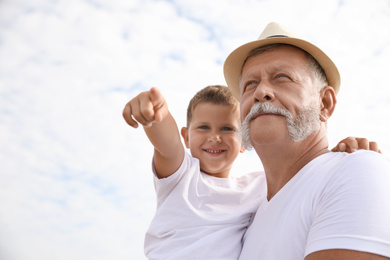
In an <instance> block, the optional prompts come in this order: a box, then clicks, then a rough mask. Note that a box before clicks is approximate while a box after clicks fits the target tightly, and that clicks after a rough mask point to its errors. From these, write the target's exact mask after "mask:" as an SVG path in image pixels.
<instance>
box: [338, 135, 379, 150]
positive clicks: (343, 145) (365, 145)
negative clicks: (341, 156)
mask: <svg viewBox="0 0 390 260" xmlns="http://www.w3.org/2000/svg"><path fill="white" fill-rule="evenodd" d="M357 150H371V151H374V152H377V153H382V151H381V150H380V149H379V146H378V144H377V143H376V142H372V141H371V142H370V141H368V139H367V138H358V137H351V136H350V137H347V138H345V139H343V140H341V141H340V142H339V143H338V144H337V145H336V146H335V147H334V148H333V149H332V152H347V153H353V152H355V151H357Z"/></svg>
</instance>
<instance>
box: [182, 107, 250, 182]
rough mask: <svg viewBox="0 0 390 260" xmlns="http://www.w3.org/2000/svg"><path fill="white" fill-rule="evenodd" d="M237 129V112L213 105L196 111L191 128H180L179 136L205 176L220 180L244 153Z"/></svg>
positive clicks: (238, 115)
mask: <svg viewBox="0 0 390 260" xmlns="http://www.w3.org/2000/svg"><path fill="white" fill-rule="evenodd" d="M239 126H240V113H239V111H238V109H233V108H232V107H231V106H227V105H217V104H212V103H200V104H198V105H197V106H196V107H195V109H194V111H193V114H192V120H191V122H190V126H189V128H188V129H187V128H186V127H183V129H182V136H183V138H184V141H185V144H186V147H187V148H189V149H190V151H191V154H192V156H193V157H195V158H197V159H199V161H200V169H201V170H202V171H203V172H204V173H207V174H208V175H211V176H214V177H220V178H226V177H228V176H229V173H230V169H231V167H232V165H233V162H234V160H235V159H236V158H237V156H238V154H239V153H240V152H244V149H243V148H241V140H240V137H239V136H238V135H237V131H238V129H239Z"/></svg>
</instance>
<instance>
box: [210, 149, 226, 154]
mask: <svg viewBox="0 0 390 260" xmlns="http://www.w3.org/2000/svg"><path fill="white" fill-rule="evenodd" d="M206 152H208V153H220V152H222V150H207V149H206Z"/></svg>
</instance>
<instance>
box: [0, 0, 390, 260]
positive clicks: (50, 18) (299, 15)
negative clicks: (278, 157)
mask: <svg viewBox="0 0 390 260" xmlns="http://www.w3.org/2000/svg"><path fill="white" fill-rule="evenodd" d="M271 21H277V22H280V23H282V24H284V25H285V26H286V27H288V28H290V29H292V30H294V31H296V32H297V33H298V34H299V35H301V36H303V37H304V38H306V39H308V40H310V41H312V42H313V43H315V44H317V45H318V46H319V47H320V48H322V49H323V50H324V51H325V52H326V53H327V54H328V55H329V56H330V57H331V58H332V59H333V60H334V62H335V63H336V64H337V66H338V68H339V70H340V73H341V78H342V84H341V90H340V93H339V95H338V99H339V100H338V105H337V108H336V112H335V114H334V115H333V116H332V118H331V119H330V121H329V139H330V143H331V146H332V147H333V146H334V145H335V144H336V143H337V142H338V141H339V140H341V139H343V138H345V137H347V136H363V137H367V138H369V139H370V140H375V141H377V142H378V143H379V145H380V147H381V148H382V150H383V152H384V155H385V156H387V157H388V158H389V157H390V136H389V133H390V123H389V121H388V115H386V114H387V113H388V111H390V88H389V85H390V79H389V77H388V75H389V62H388V61H389V60H390V31H389V29H388V28H389V27H390V1H389V0H377V1H375V2H370V3H368V2H367V1H363V0H345V1H336V0H326V1H312V0H302V1H289V0H262V1H256V0H239V1H237V0H216V1H208V0H207V1H206V0H199V1H184V0H182V1H175V0H172V1H152V0H138V1H137V0H132V1H120V0H112V1H103V0H84V1H83V0H79V1H73V0H70V1H68V0H52V1H45V0H37V1H27V0H12V1H11V0H3V1H0V57H1V59H0V165H1V166H0V167H1V168H0V203H1V207H0V258H1V259H5V260H27V259H28V260H29V259H34V260H35V259H39V260H49V259H50V260H51V259H58V260H61V259H96V260H99V259H118V260H121V259H144V256H143V236H144V232H145V231H146V229H147V227H148V224H149V222H150V220H151V218H152V217H153V214H154V209H155V195H154V190H153V184H152V178H151V170H150V166H151V157H152V147H151V145H150V144H149V142H148V141H147V139H146V137H145V136H144V134H143V132H142V130H140V129H137V130H135V129H131V128H130V127H128V126H127V125H126V124H125V123H124V121H123V119H122V115H121V113H122V109H123V107H124V105H125V104H126V102H127V101H128V100H130V99H131V98H132V97H134V96H135V95H136V94H137V93H139V92H140V91H144V90H147V89H149V88H150V87H152V86H156V87H159V88H160V89H161V91H162V93H163V94H164V95H165V97H166V100H167V101H168V104H169V108H170V110H171V112H172V114H173V115H174V117H175V118H176V119H177V122H178V125H179V127H181V126H183V125H184V124H185V110H186V107H187V102H188V101H189V99H190V98H191V96H192V95H193V94H194V93H195V92H197V91H198V90H199V89H200V88H203V87H205V86H207V85H211V84H225V81H224V78H223V73H222V64H223V62H224V60H225V58H226V57H227V55H228V54H229V53H230V52H231V51H232V50H234V49H235V48H236V47H238V46H239V45H241V44H243V43H246V42H248V41H252V40H255V39H257V37H258V36H259V35H260V33H261V31H262V30H263V28H264V27H265V26H266V25H267V24H268V23H269V22H271ZM255 170H261V164H260V162H259V160H258V158H257V157H256V155H255V154H254V153H253V152H247V153H245V154H243V155H240V157H239V159H238V161H237V163H236V165H235V168H234V174H241V173H245V172H249V171H255Z"/></svg>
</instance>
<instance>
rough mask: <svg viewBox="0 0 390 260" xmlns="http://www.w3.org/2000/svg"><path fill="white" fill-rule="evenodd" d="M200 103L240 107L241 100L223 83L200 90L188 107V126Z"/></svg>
mask: <svg viewBox="0 0 390 260" xmlns="http://www.w3.org/2000/svg"><path fill="white" fill-rule="evenodd" d="M200 103H212V104H216V105H226V106H231V107H232V109H239V107H240V106H239V102H238V100H237V99H236V98H235V97H234V96H233V94H232V93H231V92H230V90H229V88H228V87H226V86H222V85H211V86H207V87H205V88H203V89H202V90H200V91H198V92H197V93H196V94H195V96H193V97H192V99H191V101H190V103H189V104H188V108H187V127H189V126H190V122H191V119H192V113H193V112H194V109H195V107H196V106H197V105H199V104H200Z"/></svg>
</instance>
